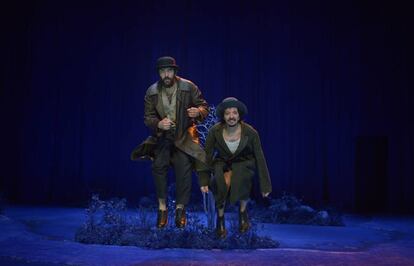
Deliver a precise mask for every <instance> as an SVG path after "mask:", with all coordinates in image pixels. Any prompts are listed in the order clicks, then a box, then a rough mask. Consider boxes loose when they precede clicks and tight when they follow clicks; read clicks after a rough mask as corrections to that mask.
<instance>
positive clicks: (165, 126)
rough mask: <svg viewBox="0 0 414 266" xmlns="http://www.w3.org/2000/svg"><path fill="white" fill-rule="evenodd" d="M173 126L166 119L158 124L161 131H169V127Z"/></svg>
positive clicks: (171, 122)
mask: <svg viewBox="0 0 414 266" xmlns="http://www.w3.org/2000/svg"><path fill="white" fill-rule="evenodd" d="M173 124H174V122H173V121H171V120H170V119H169V118H168V117H166V118H164V119H163V120H161V121H160V122H158V128H159V129H162V130H170V128H171V126H172V125H173Z"/></svg>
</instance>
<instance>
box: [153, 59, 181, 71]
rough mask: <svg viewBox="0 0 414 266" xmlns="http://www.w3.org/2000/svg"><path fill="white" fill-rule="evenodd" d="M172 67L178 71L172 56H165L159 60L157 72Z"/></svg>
mask: <svg viewBox="0 0 414 266" xmlns="http://www.w3.org/2000/svg"><path fill="white" fill-rule="evenodd" d="M166 67H172V68H175V69H178V65H177V64H176V63H175V59H174V58H173V57H171V56H163V57H160V58H158V60H157V70H159V69H161V68H166Z"/></svg>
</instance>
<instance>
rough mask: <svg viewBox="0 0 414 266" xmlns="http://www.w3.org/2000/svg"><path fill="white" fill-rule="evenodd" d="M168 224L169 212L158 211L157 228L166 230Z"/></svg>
mask: <svg viewBox="0 0 414 266" xmlns="http://www.w3.org/2000/svg"><path fill="white" fill-rule="evenodd" d="M167 223H168V212H167V210H158V214H157V228H164V227H165V226H166V225H167Z"/></svg>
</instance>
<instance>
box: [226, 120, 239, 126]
mask: <svg viewBox="0 0 414 266" xmlns="http://www.w3.org/2000/svg"><path fill="white" fill-rule="evenodd" d="M238 122H239V121H237V119H227V120H226V124H227V126H229V127H235V126H237V124H238Z"/></svg>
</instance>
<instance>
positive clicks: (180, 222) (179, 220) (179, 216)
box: [175, 208, 187, 228]
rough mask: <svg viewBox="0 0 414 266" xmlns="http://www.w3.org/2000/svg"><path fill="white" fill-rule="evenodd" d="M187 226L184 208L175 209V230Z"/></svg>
mask: <svg viewBox="0 0 414 266" xmlns="http://www.w3.org/2000/svg"><path fill="white" fill-rule="evenodd" d="M186 224H187V217H186V216H185V209H184V208H177V209H175V226H177V228H184V227H185V226H186Z"/></svg>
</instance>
